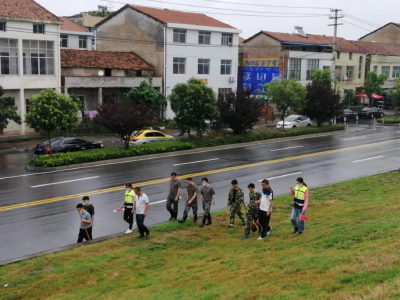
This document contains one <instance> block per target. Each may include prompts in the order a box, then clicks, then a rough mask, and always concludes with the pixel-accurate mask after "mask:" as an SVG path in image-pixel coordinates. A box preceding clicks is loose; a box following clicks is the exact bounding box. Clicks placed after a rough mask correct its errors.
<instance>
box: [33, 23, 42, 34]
mask: <svg viewBox="0 0 400 300" xmlns="http://www.w3.org/2000/svg"><path fill="white" fill-rule="evenodd" d="M33 33H41V34H44V24H33Z"/></svg>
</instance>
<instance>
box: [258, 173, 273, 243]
mask: <svg viewBox="0 0 400 300" xmlns="http://www.w3.org/2000/svg"><path fill="white" fill-rule="evenodd" d="M261 185H262V190H261V194H262V196H261V200H260V210H259V212H258V221H259V222H260V225H261V228H262V230H261V234H260V237H259V238H258V239H259V240H262V239H263V238H265V237H266V236H267V235H270V234H271V231H272V227H271V226H269V221H270V220H271V213H272V204H273V200H274V191H273V190H272V189H271V186H270V185H269V181H268V180H267V179H264V180H263V181H262V182H261Z"/></svg>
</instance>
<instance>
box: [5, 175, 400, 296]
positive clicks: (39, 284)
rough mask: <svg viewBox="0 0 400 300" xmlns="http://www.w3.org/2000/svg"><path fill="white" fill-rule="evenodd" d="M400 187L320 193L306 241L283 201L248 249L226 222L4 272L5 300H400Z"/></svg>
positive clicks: (381, 184) (351, 186) (368, 181)
mask: <svg viewBox="0 0 400 300" xmlns="http://www.w3.org/2000/svg"><path fill="white" fill-rule="evenodd" d="M399 181H400V173H397V172H394V173H388V174H383V175H379V176H373V177H369V178H363V179H358V180H354V181H350V182H346V183H343V184H337V185H333V186H329V187H327V188H321V189H316V190H312V193H311V201H310V203H311V204H310V208H309V213H308V217H309V219H310V220H311V222H310V223H308V224H307V230H306V232H305V233H304V234H303V235H302V236H298V235H291V234H290V232H291V230H292V229H291V226H290V224H289V220H288V219H289V214H290V210H291V208H290V204H291V196H283V197H279V198H277V199H276V201H275V210H274V213H273V217H272V225H273V226H274V230H273V234H272V235H271V236H269V237H268V238H266V239H265V240H263V241H257V240H256V238H257V237H256V236H255V235H253V236H252V237H251V239H249V240H246V241H242V240H240V236H241V235H242V234H243V227H241V226H237V227H235V228H233V229H226V225H227V222H226V221H222V220H221V218H220V216H221V214H222V213H216V215H218V216H219V217H215V218H214V224H213V225H212V226H209V227H206V228H204V229H200V228H198V227H197V226H193V225H192V224H191V223H192V222H191V220H188V221H189V222H187V223H186V224H185V225H180V224H177V223H173V224H167V225H164V226H160V227H157V228H154V229H153V232H152V237H151V239H150V240H136V239H135V238H134V235H129V236H125V237H122V238H114V239H111V240H108V241H105V242H102V243H98V244H93V245H87V246H84V247H80V248H77V249H73V250H68V251H64V252H61V253H57V254H50V255H44V256H41V257H38V258H35V259H32V260H27V261H23V262H20V263H18V264H13V265H8V266H3V267H2V268H1V269H0V284H1V287H0V299H199V300H200V299H335V300H337V299H400V248H399V246H400V241H399V232H400V231H399V210H400V202H399V201H398V200H399V196H398V195H399V194H398V184H395V183H396V182H399ZM310 184H311V183H310ZM221 201H222V200H221ZM149 213H150V214H151V209H150V212H149ZM4 284H8V285H9V286H8V287H7V288H3V287H2V286H3V285H4Z"/></svg>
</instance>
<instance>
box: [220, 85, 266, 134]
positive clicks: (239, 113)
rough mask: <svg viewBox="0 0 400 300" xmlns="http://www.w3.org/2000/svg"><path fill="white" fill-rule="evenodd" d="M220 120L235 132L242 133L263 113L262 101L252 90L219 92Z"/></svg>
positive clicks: (251, 126)
mask: <svg viewBox="0 0 400 300" xmlns="http://www.w3.org/2000/svg"><path fill="white" fill-rule="evenodd" d="M217 105H218V107H219V112H220V116H219V121H220V123H221V124H223V125H227V126H228V127H229V128H230V129H232V130H233V133H234V134H241V133H244V132H246V130H247V129H252V128H253V126H254V125H255V124H256V123H257V121H258V118H259V117H260V114H261V110H260V109H261V106H262V105H263V104H262V102H261V101H259V100H257V99H256V98H255V97H254V96H252V95H251V90H250V89H247V90H238V91H236V92H231V93H228V94H219V95H218V102H217Z"/></svg>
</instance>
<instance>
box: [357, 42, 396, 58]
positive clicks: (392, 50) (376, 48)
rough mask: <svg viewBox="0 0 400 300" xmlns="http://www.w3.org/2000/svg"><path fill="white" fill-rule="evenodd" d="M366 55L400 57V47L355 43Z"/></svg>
mask: <svg viewBox="0 0 400 300" xmlns="http://www.w3.org/2000/svg"><path fill="white" fill-rule="evenodd" d="M352 43H353V44H354V45H356V46H357V47H358V48H359V49H362V50H363V51H364V53H368V54H374V55H387V56H400V45H392V44H383V43H371V42H361V41H353V42H352Z"/></svg>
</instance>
